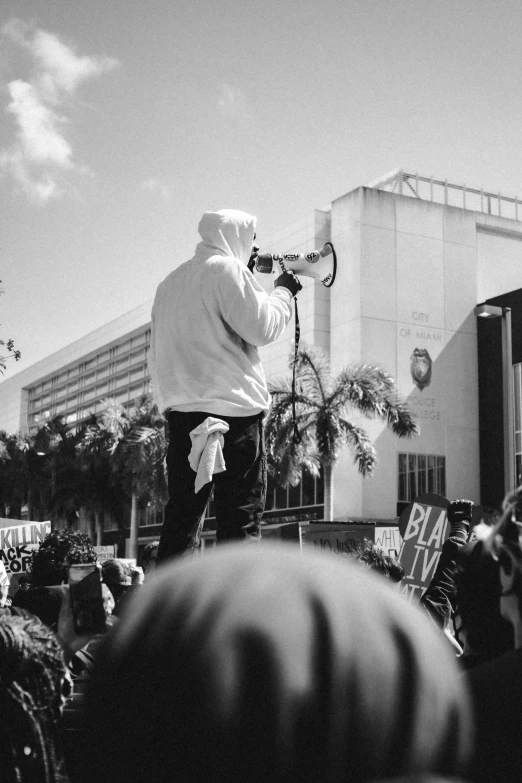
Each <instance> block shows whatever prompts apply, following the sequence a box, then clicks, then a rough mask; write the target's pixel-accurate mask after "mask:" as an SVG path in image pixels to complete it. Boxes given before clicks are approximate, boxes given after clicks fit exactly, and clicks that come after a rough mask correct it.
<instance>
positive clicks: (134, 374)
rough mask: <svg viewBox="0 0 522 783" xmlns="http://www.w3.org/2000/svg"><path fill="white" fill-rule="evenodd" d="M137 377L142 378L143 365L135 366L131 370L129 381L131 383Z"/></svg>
mask: <svg viewBox="0 0 522 783" xmlns="http://www.w3.org/2000/svg"><path fill="white" fill-rule="evenodd" d="M137 378H143V367H136V369H135V370H131V373H130V381H131V383H132V382H133V381H135V380H136V379H137Z"/></svg>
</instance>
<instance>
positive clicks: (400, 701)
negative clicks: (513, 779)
mask: <svg viewBox="0 0 522 783" xmlns="http://www.w3.org/2000/svg"><path fill="white" fill-rule="evenodd" d="M253 550H258V551H253ZM434 661H436V665H434V663H433V662H434ZM151 693H153V694H154V699H152V700H151V699H150V694H151ZM468 707H469V705H468V700H467V693H466V690H465V683H464V682H463V681H462V678H461V674H460V672H459V671H458V668H457V663H456V661H455V657H454V656H453V655H452V653H451V652H450V650H449V646H447V642H446V641H445V640H444V638H443V637H442V635H441V634H440V633H438V631H437V630H436V629H435V628H432V627H431V625H430V621H429V620H428V619H427V618H426V617H423V615H422V614H421V613H420V612H419V611H418V610H417V609H416V608H415V607H413V606H410V605H409V604H408V603H407V602H406V601H404V599H403V598H401V596H399V595H398V594H396V593H395V591H393V590H390V589H389V586H388V585H385V584H384V580H383V579H379V578H376V577H372V576H370V575H368V574H367V573H365V572H364V570H363V569H361V570H359V569H358V568H357V567H356V566H354V565H352V564H351V563H349V562H348V560H347V558H346V557H343V558H341V557H336V556H334V555H332V554H325V553H322V554H319V553H316V552H314V551H313V548H312V547H310V548H309V551H307V552H305V551H304V548H303V552H302V554H301V553H300V552H299V548H298V547H297V548H294V547H292V546H291V545H290V544H279V546H270V545H268V544H267V545H264V546H263V547H246V548H245V547H242V546H240V545H239V544H236V545H233V544H230V545H228V546H223V547H221V548H218V551H217V552H216V553H215V554H212V556H208V557H202V558H186V559H184V560H182V561H181V562H171V563H167V564H166V565H164V566H161V568H160V569H159V570H158V574H157V576H156V578H155V579H154V580H153V581H152V582H151V584H150V586H149V587H145V588H144V589H143V591H142V592H141V594H140V596H139V598H138V600H136V601H135V602H134V604H133V607H132V611H128V612H126V613H124V614H123V615H122V618H121V620H120V622H119V623H118V624H117V625H116V626H115V628H114V629H113V631H112V632H111V633H110V634H109V635H108V636H107V637H106V643H105V644H104V645H103V648H102V649H100V655H99V657H98V659H97V662H96V666H95V667H94V670H93V673H92V679H91V681H90V687H89V690H88V693H87V697H86V704H85V712H84V724H83V731H82V732H81V737H79V742H80V743H81V745H82V757H83V759H84V761H83V763H82V768H81V770H80V776H79V781H85V782H86V783H91V781H93V780H95V781H96V782H97V783H120V781H121V783H127V781H129V780H141V779H144V780H145V779H149V778H150V779H153V780H154V781H155V782H156V783H163V782H164V783H169V782H170V781H171V780H172V778H173V775H174V776H175V778H176V780H177V781H178V783H200V781H202V780H205V779H207V778H217V779H219V780H226V781H236V780H237V781H239V780H241V781H249V783H267V781H271V780H282V779H284V780H285V783H292V781H299V783H306V781H309V782H310V783H311V782H312V781H318V780H321V781H324V783H328V781H340V780H357V781H361V782H362V781H369V780H377V779H379V778H381V777H389V778H392V777H393V776H394V775H399V774H401V773H406V772H410V773H412V775H413V774H414V773H416V774H419V775H420V774H421V773H423V772H424V773H427V772H432V773H439V774H448V775H458V773H459V772H460V771H461V765H462V762H463V761H464V760H465V757H466V755H467V752H468V749H469V747H470V742H471V725H470V723H469V722H468V720H469V717H470V714H469V712H468ZM130 715H132V720H129V716H130ZM195 737H197V741H198V749H197V752H194V748H193V742H194V738H195ZM375 737H378V738H379V741H378V743H377V745H376V746H375V752H372V748H374V744H375ZM114 748H118V753H115V752H114Z"/></svg>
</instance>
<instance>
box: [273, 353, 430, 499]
mask: <svg viewBox="0 0 522 783" xmlns="http://www.w3.org/2000/svg"><path fill="white" fill-rule="evenodd" d="M293 361H294V356H293V353H292V354H291V357H290V366H291V367H292V365H293ZM296 378H297V383H296V395H295V406H296V423H297V429H298V432H299V434H300V437H301V442H300V443H296V442H295V440H294V438H293V418H292V381H291V379H290V378H285V379H277V380H275V381H274V382H272V383H271V384H270V392H271V394H272V407H271V410H270V413H269V416H268V420H267V427H266V440H267V451H268V456H269V465H270V468H271V470H272V472H273V473H274V474H275V476H276V479H277V480H278V482H279V483H280V484H281V485H282V486H288V485H289V484H290V485H295V484H297V483H298V482H299V480H300V476H301V471H302V469H305V470H308V471H309V472H311V473H312V474H314V475H318V472H319V469H320V467H321V466H322V467H323V468H331V467H332V466H333V465H334V464H335V462H336V461H337V460H338V458H339V453H340V450H341V448H342V447H343V446H344V445H348V447H349V448H351V449H352V451H353V455H354V461H355V463H356V464H357V467H358V469H359V472H360V473H361V474H362V475H363V476H367V475H371V473H372V472H373V470H374V467H375V464H376V460H377V454H376V451H375V448H374V446H373V444H372V442H371V440H370V438H369V437H368V435H367V433H366V432H365V430H364V429H363V428H362V427H360V426H358V425H356V424H354V422H353V421H351V420H350V414H353V413H354V412H358V413H362V414H363V416H365V417H366V418H369V419H373V418H379V419H381V420H383V421H384V422H385V423H386V425H387V426H388V427H389V428H390V429H391V431H392V432H393V433H394V434H395V435H397V436H398V437H400V438H404V437H410V436H411V435H413V434H416V433H417V432H418V430H417V426H416V424H415V421H414V419H413V416H412V414H411V413H410V411H409V410H408V408H407V406H406V405H405V403H404V402H403V401H402V400H401V399H400V397H399V395H398V392H397V389H396V387H395V383H394V381H393V378H391V376H390V375H388V374H387V373H386V372H385V371H384V370H381V369H380V368H379V367H376V366H374V365H369V364H363V365H355V366H349V367H346V368H345V369H343V370H342V371H341V372H340V373H339V374H338V375H337V376H336V377H332V376H331V374H330V366H329V361H328V357H327V356H326V355H325V354H324V352H322V351H320V350H318V349H313V348H308V347H306V346H303V347H302V348H301V350H300V351H299V352H298V356H297V360H296Z"/></svg>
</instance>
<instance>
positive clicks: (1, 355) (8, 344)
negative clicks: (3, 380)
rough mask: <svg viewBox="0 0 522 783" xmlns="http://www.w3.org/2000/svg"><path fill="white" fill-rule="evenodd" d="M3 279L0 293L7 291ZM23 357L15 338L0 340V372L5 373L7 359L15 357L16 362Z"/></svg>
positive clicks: (0, 282)
mask: <svg viewBox="0 0 522 783" xmlns="http://www.w3.org/2000/svg"><path fill="white" fill-rule="evenodd" d="M1 284H2V281H1V280H0V294H3V293H5V291H4V289H3V288H2V287H1ZM21 358H22V354H21V353H20V351H19V350H18V349H17V348H15V344H14V340H12V339H11V338H9V339H8V340H7V341H5V340H0V373H2V375H3V374H4V373H5V371H6V368H7V364H6V361H7V360H8V359H14V360H15V362H18V361H20V359H21Z"/></svg>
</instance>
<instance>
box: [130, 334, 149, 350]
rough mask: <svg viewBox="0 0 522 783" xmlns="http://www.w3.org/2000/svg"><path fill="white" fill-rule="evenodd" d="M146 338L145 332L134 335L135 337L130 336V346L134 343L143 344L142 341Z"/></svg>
mask: <svg viewBox="0 0 522 783" xmlns="http://www.w3.org/2000/svg"><path fill="white" fill-rule="evenodd" d="M146 339H147V333H146V332H142V333H141V334H138V335H136V337H133V338H132V347H133V348H134V346H135V345H143V343H144V342H146Z"/></svg>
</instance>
